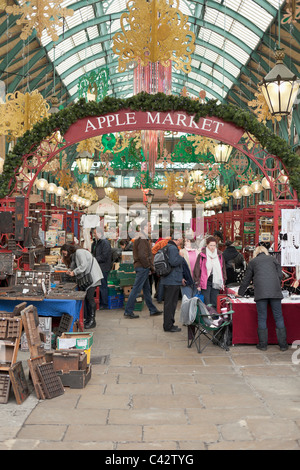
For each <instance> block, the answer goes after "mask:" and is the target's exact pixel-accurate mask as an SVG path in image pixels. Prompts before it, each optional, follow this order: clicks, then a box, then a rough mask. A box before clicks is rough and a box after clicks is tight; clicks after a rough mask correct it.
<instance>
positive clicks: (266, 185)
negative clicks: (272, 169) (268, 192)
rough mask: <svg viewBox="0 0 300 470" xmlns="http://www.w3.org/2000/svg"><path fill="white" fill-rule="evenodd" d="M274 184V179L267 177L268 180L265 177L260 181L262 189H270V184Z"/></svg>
mask: <svg viewBox="0 0 300 470" xmlns="http://www.w3.org/2000/svg"><path fill="white" fill-rule="evenodd" d="M273 182H274V178H273V177H272V176H269V177H268V179H267V178H266V176H265V177H264V178H263V179H262V180H261V184H262V187H263V188H264V189H271V183H273Z"/></svg>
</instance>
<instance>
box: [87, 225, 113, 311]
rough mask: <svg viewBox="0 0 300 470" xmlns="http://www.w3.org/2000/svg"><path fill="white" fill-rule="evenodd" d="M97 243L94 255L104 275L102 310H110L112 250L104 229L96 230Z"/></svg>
mask: <svg viewBox="0 0 300 470" xmlns="http://www.w3.org/2000/svg"><path fill="white" fill-rule="evenodd" d="M94 237H95V242H94V243H93V245H92V248H91V251H92V255H94V256H95V258H96V260H97V261H98V264H99V266H100V268H101V270H102V273H103V279H101V285H100V310H105V309H108V286H107V278H108V274H109V271H110V270H111V266H112V250H111V245H110V242H109V240H108V239H107V238H106V237H105V236H104V231H103V229H102V228H100V227H97V228H96V229H95V230H94Z"/></svg>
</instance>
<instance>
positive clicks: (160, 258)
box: [153, 246, 172, 277]
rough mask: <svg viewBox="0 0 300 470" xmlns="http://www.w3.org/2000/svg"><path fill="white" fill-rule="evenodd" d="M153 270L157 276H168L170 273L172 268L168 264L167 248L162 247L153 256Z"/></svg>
mask: <svg viewBox="0 0 300 470" xmlns="http://www.w3.org/2000/svg"><path fill="white" fill-rule="evenodd" d="M153 264H154V269H155V272H156V274H157V275H158V276H162V277H164V276H168V274H170V272H171V271H172V267H171V265H170V263H169V254H168V246H164V247H163V248H161V249H160V250H158V252H157V253H156V254H155V255H154V260H153Z"/></svg>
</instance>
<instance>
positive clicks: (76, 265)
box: [60, 244, 103, 329]
mask: <svg viewBox="0 0 300 470" xmlns="http://www.w3.org/2000/svg"><path fill="white" fill-rule="evenodd" d="M60 252H61V255H62V257H63V262H64V263H65V265H66V266H67V267H68V268H69V270H68V271H67V274H68V275H69V276H71V277H73V276H74V277H75V278H76V283H77V286H78V288H79V290H84V291H86V296H85V300H84V328H85V329H90V328H95V326H96V318H95V317H96V302H95V298H94V297H95V290H96V287H97V286H99V285H100V284H101V279H102V278H103V274H102V271H101V268H100V266H99V264H98V262H97V260H96V259H95V258H94V257H93V255H91V253H90V252H89V251H88V250H85V249H83V248H80V247H76V246H74V245H68V244H65V245H63V246H62V247H61V249H60Z"/></svg>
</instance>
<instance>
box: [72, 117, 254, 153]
mask: <svg viewBox="0 0 300 470" xmlns="http://www.w3.org/2000/svg"><path fill="white" fill-rule="evenodd" d="M150 129H152V130H165V131H175V132H184V133H187V134H196V135H203V136H205V137H210V138H211V139H215V140H219V141H222V142H224V143H227V144H231V145H235V144H238V142H239V141H240V139H241V137H242V135H243V134H244V132H245V131H244V129H242V128H240V127H237V126H235V125H234V124H232V123H229V122H225V121H223V120H222V119H219V118H216V117H214V116H207V117H202V118H200V119H199V121H197V122H196V121H195V116H194V115H189V114H187V113H185V112H183V111H171V112H160V111H131V110H120V111H119V112H117V113H110V114H105V115H103V116H96V117H94V116H90V117H87V118H84V119H79V120H78V121H77V122H76V123H74V124H73V125H72V126H70V128H69V129H68V131H67V132H66V133H65V135H64V138H65V140H66V143H67V144H68V145H71V144H74V143H76V142H79V141H80V140H85V139H90V138H91V137H96V136H97V135H103V134H111V133H114V132H123V131H134V130H150Z"/></svg>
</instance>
